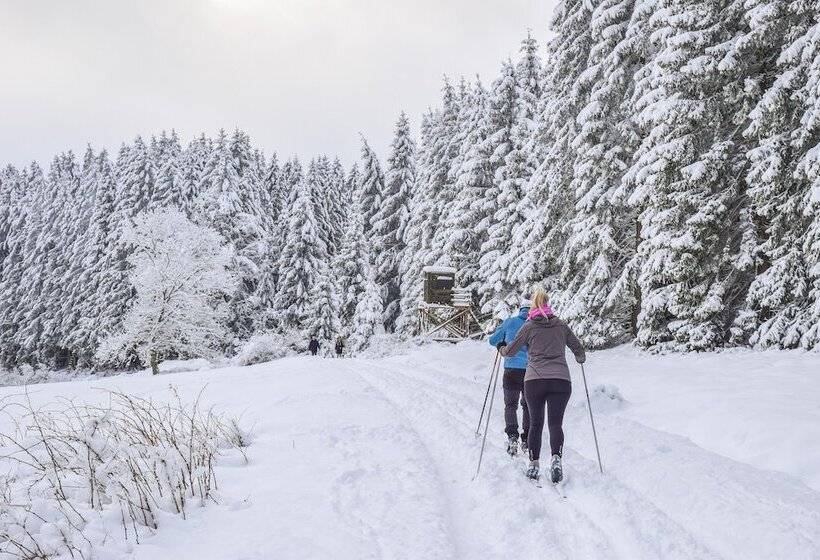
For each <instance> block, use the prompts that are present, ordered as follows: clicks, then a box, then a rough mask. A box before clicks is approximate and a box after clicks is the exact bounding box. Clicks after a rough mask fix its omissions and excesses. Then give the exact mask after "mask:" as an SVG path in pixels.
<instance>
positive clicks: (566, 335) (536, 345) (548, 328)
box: [501, 315, 586, 382]
mask: <svg viewBox="0 0 820 560" xmlns="http://www.w3.org/2000/svg"><path fill="white" fill-rule="evenodd" d="M523 346H526V347H527V353H528V355H529V363H528V364H527V373H526V374H525V375H524V381H525V382H526V381H530V380H531V379H565V380H567V381H571V379H570V376H569V367H567V360H566V358H565V357H564V352H565V350H564V348H565V347H567V346H569V349H570V350H572V353H573V354H575V361H577V362H578V363H579V364H582V363H584V362H585V361H586V353H585V352H584V347H583V346H582V345H581V342H580V341H579V340H578V339H577V338H576V337H575V335H574V334H572V331H571V330H570V328H569V327H568V326H567V325H566V324H565V323H564V322H563V321H561V320H560V319H558V318H557V317H555V316H553V315H551V316H549V317H541V316H539V317H535V318H534V319H531V320H529V321H527V322H526V323H524V326H523V327H521V330H520V331H518V335H517V336H516V337H515V340H513V341H512V343H510V345H509V346H505V347H502V348H501V355H502V356H508V355H510V356H514V355H515V353H516V352H518V351H519V350H520V349H521V348H522V347H523Z"/></svg>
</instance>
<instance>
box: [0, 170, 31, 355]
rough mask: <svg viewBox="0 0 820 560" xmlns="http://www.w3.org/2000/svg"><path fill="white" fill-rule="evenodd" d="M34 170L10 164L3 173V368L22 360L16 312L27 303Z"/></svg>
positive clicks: (0, 348) (0, 226) (0, 215)
mask: <svg viewBox="0 0 820 560" xmlns="http://www.w3.org/2000/svg"><path fill="white" fill-rule="evenodd" d="M35 166H36V164H34V165H32V170H31V171H27V170H24V171H23V172H18V171H17V170H16V169H15V168H13V167H11V166H8V167H6V168H5V169H4V170H3V171H2V172H0V238H1V239H2V242H0V254H2V262H0V367H9V366H12V365H14V364H16V362H17V360H18V350H19V345H18V343H17V340H16V334H17V331H18V330H19V329H20V324H19V323H18V322H16V319H15V317H16V315H17V313H18V311H19V310H20V306H21V304H22V303H23V302H22V301H21V296H22V293H23V285H22V284H21V282H22V278H23V273H24V268H23V266H24V256H25V252H26V250H27V247H26V241H27V233H28V222H29V221H30V215H31V214H32V213H34V212H35V211H36V209H35V208H34V207H33V206H32V202H33V200H34V198H35V196H36V195H37V194H38V193H36V192H34V189H33V188H32V185H31V183H30V180H29V177H30V174H33V173H34V168H35Z"/></svg>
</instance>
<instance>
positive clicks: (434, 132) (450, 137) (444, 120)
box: [418, 76, 467, 265]
mask: <svg viewBox="0 0 820 560" xmlns="http://www.w3.org/2000/svg"><path fill="white" fill-rule="evenodd" d="M466 92H467V88H466V86H465V87H463V88H459V90H458V91H456V89H455V88H454V87H453V85H452V84H451V83H450V80H449V79H448V78H447V76H445V77H444V85H443V86H442V96H441V109H439V110H438V111H436V112H435V113H434V114H433V115H432V116H430V117H428V119H429V122H428V123H427V126H429V140H430V141H429V144H428V145H427V146H425V153H424V156H423V157H422V158H420V159H419V169H418V181H419V182H420V184H421V188H422V189H424V190H425V191H426V192H427V193H429V196H430V201H431V205H430V208H429V216H428V218H427V219H428V222H427V227H430V228H431V229H430V232H429V234H428V236H429V241H428V242H427V243H425V246H427V247H429V249H428V251H429V256H428V257H427V258H426V261H427V262H426V263H425V264H434V263H438V264H442V265H446V264H449V263H448V262H447V259H446V255H445V253H444V247H445V245H446V243H447V240H448V237H449V232H448V231H447V229H446V227H445V225H444V224H445V223H446V219H447V215H448V214H450V212H451V206H452V205H453V202H454V201H455V200H456V198H457V197H458V195H459V193H458V192H457V189H456V186H455V177H454V175H453V173H452V171H453V167H454V165H456V163H455V162H456V160H457V158H458V154H459V114H460V110H459V107H460V100H461V99H462V98H463V97H464V96H466Z"/></svg>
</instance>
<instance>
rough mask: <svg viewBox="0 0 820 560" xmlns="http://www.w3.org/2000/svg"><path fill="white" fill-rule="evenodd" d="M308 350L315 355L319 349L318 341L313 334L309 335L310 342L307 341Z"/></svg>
mask: <svg viewBox="0 0 820 560" xmlns="http://www.w3.org/2000/svg"><path fill="white" fill-rule="evenodd" d="M308 350H310V353H311V354H312V355H313V356H315V355H316V353H317V352H318V351H319V341H318V340H316V337H315V336H311V337H310V342H309V343H308Z"/></svg>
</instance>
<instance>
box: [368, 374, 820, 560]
mask: <svg viewBox="0 0 820 560" xmlns="http://www.w3.org/2000/svg"><path fill="white" fill-rule="evenodd" d="M360 362H361V367H362V370H363V371H369V372H371V373H369V374H366V375H367V377H368V379H369V380H370V381H371V382H372V383H374V384H378V385H379V387H380V389H381V390H382V391H383V392H385V394H386V395H388V397H389V398H390V399H391V400H393V401H394V402H395V404H396V406H397V407H400V408H402V409H403V410H405V411H406V414H407V415H408V417H411V419H412V421H414V422H415V423H416V424H417V429H421V430H429V431H430V432H431V439H432V440H435V439H436V435H437V434H441V433H447V434H448V437H450V438H460V439H461V441H464V442H470V440H472V435H471V434H472V433H473V431H474V430H475V421H476V420H477V415H478V413H479V412H480V410H481V409H480V407H481V400H482V399H483V390H484V389H485V388H486V382H487V380H488V377H489V371H487V372H486V373H484V379H481V377H482V376H481V375H476V376H474V379H473V380H471V379H469V377H465V376H463V375H462V376H457V375H453V373H452V372H451V371H450V370H445V369H442V368H439V367H435V366H430V365H428V364H424V363H416V364H411V365H410V366H409V367H408V366H407V365H402V364H401V363H400V362H398V360H392V361H391V364H390V366H389V368H385V363H384V362H383V361H382V362H380V363H378V364H376V363H373V362H367V361H364V360H361V361H360ZM456 369H457V368H456ZM487 369H489V368H487ZM463 373H464V372H463V371H462V372H460V374H463ZM476 373H477V374H478V373H479V372H478V371H477V372H476ZM496 398H497V399H498V395H497V396H496ZM499 402H500V400H497V401H496V408H495V409H494V411H493V420H494V421H493V422H491V428H490V434H489V438H490V439H488V447H487V451H486V452H485V466H484V467H483V468H484V469H486V471H485V472H483V473H482V482H483V484H484V488H485V489H486V487H487V482H489V483H490V487H491V488H492V489H494V490H497V491H498V493H501V492H503V493H504V494H511V493H517V491H518V484H517V482H516V481H515V478H516V477H519V478H520V475H519V473H518V472H517V471H518V468H517V466H516V467H513V468H512V469H511V468H509V460H508V459H506V454H505V453H504V451H503V446H502V445H501V440H502V439H503V438H502V434H503V432H502V429H503V423H502V422H501V414H499V409H498V403H499ZM411 412H412V414H411ZM588 423H589V419H588V417H587V412H586V410H585V409H584V408H583V407H580V406H577V405H576V406H572V407H571V408H570V409H568V411H567V420H566V432H567V434H568V449H567V454H566V464H567V467H568V468H567V472H568V476H569V480H568V483H567V493H568V494H569V500H568V501H567V502H564V503H563V504H561V505H564V506H565V507H563V509H560V510H557V509H556V508H555V506H554V504H553V503H549V502H548V503H547V505H546V506H545V507H543V508H542V507H540V506H541V504H537V503H536V502H535V501H534V500H533V499H532V496H531V495H528V496H527V497H525V498H523V499H524V500H525V502H530V503H528V504H527V505H523V506H522V505H521V504H518V505H517V506H514V507H517V508H524V510H525V513H526V515H527V516H529V517H536V518H537V516H538V515H539V514H540V515H545V516H548V517H550V518H551V522H552V523H553V524H554V525H553V528H554V530H553V535H552V537H555V538H556V542H555V543H554V546H556V547H557V548H560V549H561V550H562V551H563V553H564V554H563V556H564V557H574V558H583V557H585V556H587V557H596V558H598V557H619V558H659V557H662V558H676V557H677V558H783V557H786V556H788V557H789V558H807V559H808V558H816V557H817V555H818V543H820V514H819V512H820V495H818V494H817V493H816V492H813V491H812V490H810V489H808V488H806V487H805V486H803V485H802V484H800V483H797V482H795V481H793V480H790V479H788V477H783V476H777V475H774V474H773V473H769V472H765V471H760V470H758V469H754V468H753V467H750V466H748V465H743V464H740V463H737V462H734V461H731V460H729V459H726V458H724V457H721V456H718V455H716V454H714V453H711V452H708V451H705V450H703V449H701V448H699V447H697V446H695V445H694V444H692V443H691V442H689V441H688V440H686V439H684V438H680V437H678V436H674V435H671V434H666V433H664V432H660V431H657V430H653V429H651V428H648V427H646V426H643V425H640V424H637V423H635V422H632V421H628V420H624V419H622V418H618V417H617V416H616V415H613V414H607V415H605V416H603V417H602V421H601V423H602V424H604V426H603V427H602V428H600V430H601V431H600V433H599V435H600V439H601V442H602V446H603V447H602V453H603V455H604V461H605V462H606V465H605V467H606V468H607V475H606V476H604V477H601V476H600V475H599V474H598V472H597V471H598V468H597V463H596V462H595V460H594V457H595V452H594V448H593V447H592V437H591V432H590V430H589V426H588ZM588 432H589V433H588ZM456 434H459V435H456ZM496 434H497V435H496ZM587 439H588V440H589V441H588V442H586V440H587ZM585 442H586V443H585ZM576 447H577V450H576V449H575V448H576ZM449 448H450V449H449V451H450V453H449V454H448V452H447V451H440V452H442V453H444V454H443V455H442V456H441V457H440V461H441V462H442V463H444V462H445V460H444V459H447V461H446V462H447V463H448V464H449V465H451V466H450V467H448V466H447V465H443V468H455V469H456V470H457V472H461V474H462V476H465V477H466V476H467V473H464V472H463V471H464V470H467V471H469V470H470V469H471V468H474V460H475V458H476V453H477V452H476V451H475V449H474V448H472V447H470V445H467V444H461V445H459V444H457V442H455V441H452V442H451V445H450V446H449ZM454 448H457V449H458V453H459V454H460V457H458V458H456V457H452V453H453V450H454ZM589 458H592V459H589ZM470 463H472V464H470ZM505 463H506V464H505ZM459 465H460V466H459ZM465 467H466V468H465ZM470 474H471V473H470ZM509 479H513V480H509ZM502 481H503V482H502ZM502 484H505V485H506V487H505V488H503V489H502V488H501V487H500V486H501V485H502ZM512 485H515V488H510V486H512ZM464 490H465V491H467V492H469V490H470V489H464ZM526 490H527V491H528V492H529V493H530V494H531V492H532V491H533V488H532V486H531V485H528V488H526ZM473 493H476V490H475V489H473ZM545 495H546V498H547V499H553V500H556V499H557V497H556V496H555V495H554V493H553V492H551V490H550V489H548V488H547V489H545ZM506 498H507V496H498V495H496V496H493V497H491V498H489V499H490V500H497V499H502V500H506ZM526 508H536V510H537V511H527V510H526ZM750 528H752V530H751V531H750ZM518 531H519V536H521V537H522V538H523V535H521V534H520V528H519V529H518ZM577 535H581V538H578V537H577ZM591 535H592V538H591V537H590V536H591ZM590 538H591V540H592V541H594V542H595V544H594V545H593V546H592V550H589V548H586V549H585V547H588V546H589V543H588V542H587V541H588V540H590ZM519 542H520V541H519ZM593 551H595V552H593ZM784 553H788V554H786V555H785V556H784ZM525 557H526V555H525Z"/></svg>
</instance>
